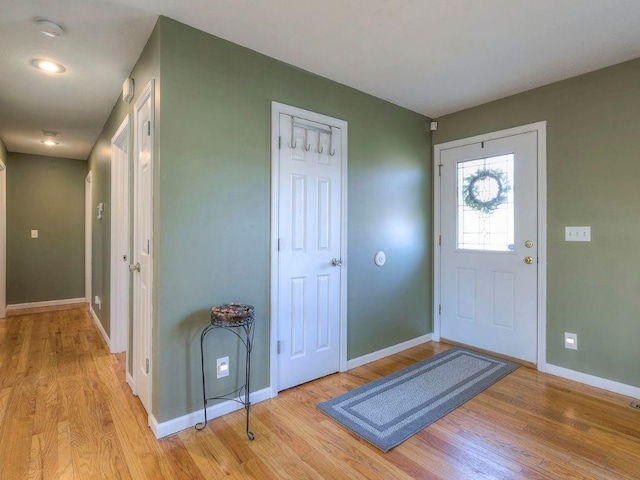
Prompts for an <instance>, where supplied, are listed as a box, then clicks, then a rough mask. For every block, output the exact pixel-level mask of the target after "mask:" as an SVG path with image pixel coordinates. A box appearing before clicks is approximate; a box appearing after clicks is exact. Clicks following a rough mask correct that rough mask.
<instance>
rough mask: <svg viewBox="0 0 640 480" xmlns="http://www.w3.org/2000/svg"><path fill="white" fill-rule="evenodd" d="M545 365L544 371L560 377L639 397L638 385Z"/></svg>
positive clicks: (639, 389)
mask: <svg viewBox="0 0 640 480" xmlns="http://www.w3.org/2000/svg"><path fill="white" fill-rule="evenodd" d="M546 367H547V368H546V370H547V372H546V373H548V374H550V375H555V376H556V377H562V378H566V379H567V380H573V381H575V382H580V383H584V384H585V385H590V386H592V387H596V388H602V389H603V390H608V391H610V392H614V393H619V394H620V395H626V396H627V397H632V398H640V387H634V386H633V385H627V384H626V383H620V382H616V381H614V380H609V379H607V378H601V377H596V376H594V375H590V374H588V373H582V372H577V371H575V370H570V369H568V368H564V367H558V366H557V365H551V364H549V363H547V365H546Z"/></svg>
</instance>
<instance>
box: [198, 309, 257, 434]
mask: <svg viewBox="0 0 640 480" xmlns="http://www.w3.org/2000/svg"><path fill="white" fill-rule="evenodd" d="M253 313H254V308H253V306H251V305H243V304H239V303H229V304H224V305H219V306H216V307H213V308H212V309H211V325H207V326H206V327H205V328H204V330H203V331H202V333H201V334H200V359H201V365H202V400H203V404H204V422H200V423H198V424H196V430H202V429H204V428H205V427H206V426H207V421H208V420H207V404H208V403H209V402H210V401H213V400H233V401H234V402H238V403H240V404H242V405H243V406H244V409H245V410H246V412H247V437H248V438H249V440H253V439H254V438H255V435H254V434H253V432H252V431H250V430H249V410H250V408H251V402H250V401H249V391H250V390H249V378H250V376H251V344H252V343H253V333H254V329H253V327H254V315H253ZM219 328H223V329H225V330H227V331H229V332H231V333H233V334H234V335H235V336H236V337H238V338H239V339H240V341H241V342H242V344H243V345H244V346H245V351H246V361H245V383H244V385H241V386H240V387H239V388H237V389H235V390H234V391H232V392H229V393H225V394H224V395H220V396H217V397H207V385H206V378H207V377H206V375H205V361H204V339H205V337H206V336H207V334H208V333H209V332H212V331H214V330H216V329H219ZM243 334H244V336H243ZM242 397H244V400H243V399H242Z"/></svg>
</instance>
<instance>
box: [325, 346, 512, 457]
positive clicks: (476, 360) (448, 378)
mask: <svg viewBox="0 0 640 480" xmlns="http://www.w3.org/2000/svg"><path fill="white" fill-rule="evenodd" d="M518 367H519V365H518V364H516V363H513V362H508V361H506V360H501V359H499V358H495V357H492V356H489V355H484V354H482V353H476V352H472V351H470V350H466V349H463V348H458V347H454V348H451V349H450V350H447V351H445V352H442V353H439V354H437V355H434V356H433V357H430V358H427V359H426V360H422V361H420V362H418V363H416V364H415V365H411V366H410V367H407V368H404V369H402V370H400V371H398V372H395V373H393V374H391V375H388V376H386V377H384V378H381V379H379V380H376V381H374V382H371V383H369V384H367V385H363V386H362V387H359V388H356V389H355V390H352V391H350V392H347V393H345V394H343V395H340V396H338V397H336V398H333V399H331V400H328V401H326V402H322V403H319V404H318V408H320V409H321V410H323V411H324V412H325V413H327V414H328V415H330V416H331V417H333V418H334V419H335V420H337V421H338V422H340V423H341V424H343V425H344V426H345V427H347V428H349V429H350V430H352V431H353V432H355V433H356V434H358V435H360V436H361V437H362V438H364V439H365V440H367V441H368V442H370V443H372V444H373V445H375V446H376V447H378V448H379V449H380V450H382V451H384V452H388V451H389V450H391V449H392V448H393V447H395V446H397V445H399V444H400V443H402V442H404V441H405V440H406V439H408V438H409V437H411V436H412V435H415V434H416V433H418V432H419V431H420V430H422V429H423V428H425V427H426V426H427V425H429V424H431V423H433V422H435V421H436V420H438V419H439V418H441V417H443V416H445V415H446V414H447V413H449V412H451V411H452V410H454V409H456V408H457V407H459V406H460V405H462V404H463V403H465V402H466V401H468V400H470V399H471V398H473V397H475V396H476V395H477V394H479V393H480V392H482V391H483V390H485V389H486V388H488V387H490V386H491V385H493V384H494V383H495V382H497V381H498V380H500V379H501V378H502V377H504V376H505V375H508V374H509V373H511V372H513V371H514V370H516V369H517V368H518Z"/></svg>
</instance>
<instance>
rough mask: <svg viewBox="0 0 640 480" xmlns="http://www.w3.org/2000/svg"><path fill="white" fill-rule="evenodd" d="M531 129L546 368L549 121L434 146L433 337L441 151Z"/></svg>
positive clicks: (540, 355)
mask: <svg viewBox="0 0 640 480" xmlns="http://www.w3.org/2000/svg"><path fill="white" fill-rule="evenodd" d="M527 132H537V134H538V145H537V146H538V157H537V165H538V192H537V193H538V318H537V321H538V342H537V350H538V352H537V360H538V361H537V368H538V370H539V371H541V372H545V371H546V365H547V122H546V121H543V122H537V123H531V124H528V125H522V126H519V127H514V128H509V129H506V130H500V131H498V132H491V133H485V134H482V135H477V136H474V137H470V138H463V139H460V140H454V141H451V142H446V143H440V144H438V145H435V146H434V147H433V167H434V176H433V178H434V182H433V183H434V188H433V219H434V220H433V221H434V225H433V227H434V228H433V245H434V247H433V259H434V261H433V298H434V302H433V339H434V340H435V341H440V322H441V316H440V312H439V305H440V301H439V299H440V291H441V287H440V269H441V259H440V247H439V243H440V242H439V239H440V234H441V232H440V228H441V227H440V223H441V220H440V181H439V171H440V152H441V151H442V150H447V149H450V148H456V147H462V146H465V145H470V144H474V143H479V142H488V141H491V140H496V139H498V138H504V137H508V136H513V135H519V134H522V133H527Z"/></svg>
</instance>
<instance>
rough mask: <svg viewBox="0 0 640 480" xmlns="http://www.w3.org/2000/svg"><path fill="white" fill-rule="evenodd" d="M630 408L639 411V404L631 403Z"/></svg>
mask: <svg viewBox="0 0 640 480" xmlns="http://www.w3.org/2000/svg"><path fill="white" fill-rule="evenodd" d="M631 408H635V409H636V410H640V402H637V401H635V400H634V401H633V402H631Z"/></svg>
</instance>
